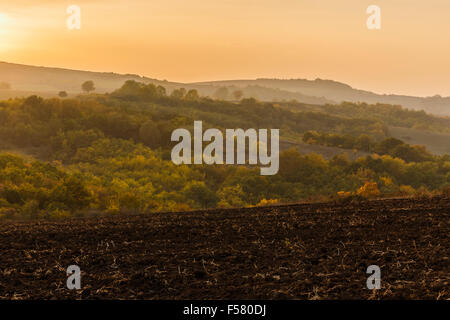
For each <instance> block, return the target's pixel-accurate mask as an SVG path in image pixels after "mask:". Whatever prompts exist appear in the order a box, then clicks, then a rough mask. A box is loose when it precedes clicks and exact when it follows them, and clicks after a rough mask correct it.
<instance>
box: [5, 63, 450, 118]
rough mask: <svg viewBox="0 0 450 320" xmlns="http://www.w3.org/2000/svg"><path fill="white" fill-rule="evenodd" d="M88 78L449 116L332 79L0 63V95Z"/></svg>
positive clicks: (111, 84)
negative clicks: (160, 75)
mask: <svg viewBox="0 0 450 320" xmlns="http://www.w3.org/2000/svg"><path fill="white" fill-rule="evenodd" d="M86 80H92V81H94V83H95V86H96V92H97V93H106V92H111V91H113V90H115V89H117V88H119V87H120V86H121V85H122V84H123V83H124V82H125V81H127V80H135V81H140V82H144V83H154V84H156V85H162V86H164V87H165V88H166V89H167V90H168V91H169V92H170V91H171V90H173V89H176V88H181V87H184V88H186V89H188V90H189V89H196V90H198V92H199V93H200V94H201V95H204V96H214V93H215V92H216V90H217V89H218V88H220V87H224V86H225V87H227V89H228V92H229V99H232V95H231V93H232V92H233V91H235V90H241V91H242V92H243V94H244V95H243V96H244V97H254V98H256V99H258V100H261V101H282V100H286V101H289V100H297V101H298V102H302V103H307V104H327V103H340V102H342V101H351V102H367V103H377V102H380V103H387V104H398V105H402V106H404V107H406V108H410V109H415V110H424V111H426V112H428V113H433V114H437V115H446V116H450V97H441V96H434V97H427V98H422V97H412V96H402V95H380V94H376V93H373V92H369V91H363V90H358V89H354V88H352V87H350V86H349V85H347V84H344V83H340V82H336V81H332V80H321V79H316V80H304V79H295V80H279V79H257V80H229V81H212V82H198V83H177V82H169V81H161V80H157V79H152V78H148V77H143V76H139V75H135V74H117V73H112V72H91V71H79V70H69V69H62V68H48V67H36V66H27V65H21V64H13V63H7V62H0V82H6V83H9V84H10V85H11V89H9V90H7V89H3V90H1V89H0V98H1V99H5V98H9V97H16V96H24V95H26V94H27V93H33V94H36V93H39V94H41V95H44V96H52V95H56V94H57V93H58V92H59V91H67V92H68V93H69V95H76V94H79V93H80V92H81V84H82V83H83V82H84V81H86Z"/></svg>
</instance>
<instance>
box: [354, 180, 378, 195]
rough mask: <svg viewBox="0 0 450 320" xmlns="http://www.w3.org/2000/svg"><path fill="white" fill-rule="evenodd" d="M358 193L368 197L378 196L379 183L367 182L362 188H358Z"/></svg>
mask: <svg viewBox="0 0 450 320" xmlns="http://www.w3.org/2000/svg"><path fill="white" fill-rule="evenodd" d="M357 194H358V195H359V196H362V197H364V198H366V199H371V198H376V197H378V196H379V195H380V190H378V185H377V183H376V182H369V181H368V182H366V183H365V184H364V185H363V186H362V187H361V188H359V189H358V191H357Z"/></svg>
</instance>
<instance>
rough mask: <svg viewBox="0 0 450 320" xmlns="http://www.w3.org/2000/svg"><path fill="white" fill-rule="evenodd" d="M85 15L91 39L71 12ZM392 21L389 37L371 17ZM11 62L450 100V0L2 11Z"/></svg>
mask: <svg viewBox="0 0 450 320" xmlns="http://www.w3.org/2000/svg"><path fill="white" fill-rule="evenodd" d="M70 4H76V5H79V6H80V7H81V9H82V21H81V23H82V27H81V30H68V29H67V28H66V19H67V17H68V15H67V14H66V8H67V6H68V5H70ZM371 4H376V5H379V6H380V7H381V10H382V29H381V30H379V31H370V30H368V29H367V27H366V20H367V18H368V15H367V14H366V9H367V7H368V6H369V5H371ZM0 60H1V61H8V62H16V63H23V64H32V65H44V66H57V67H65V68H73V69H82V70H92V71H114V72H119V73H137V74H140V75H146V76H149V77H152V78H158V79H167V80H171V81H182V82H191V81H203V80H219V79H238V78H246V79H251V78H257V77H270V78H274V77H277V78H308V79H315V78H322V79H333V80H338V81H342V82H345V83H348V84H350V85H352V86H354V87H356V88H360V89H367V90H371V91H375V92H379V93H400V94H410V95H420V96H424V95H434V94H441V95H448V96H450V1H448V0H427V1H423V0H389V1H388V0H340V1H336V0H151V1H150V0H71V1H68V0H39V1H35V0H14V1H8V0H0Z"/></svg>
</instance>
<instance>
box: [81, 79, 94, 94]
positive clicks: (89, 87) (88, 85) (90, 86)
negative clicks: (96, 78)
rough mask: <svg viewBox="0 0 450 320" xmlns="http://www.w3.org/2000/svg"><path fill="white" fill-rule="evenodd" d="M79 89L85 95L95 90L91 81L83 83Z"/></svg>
mask: <svg viewBox="0 0 450 320" xmlns="http://www.w3.org/2000/svg"><path fill="white" fill-rule="evenodd" d="M81 89H82V90H83V91H84V92H86V93H89V92H91V91H94V90H95V85H94V82H93V81H91V80H89V81H86V82H84V83H83V84H82V85H81Z"/></svg>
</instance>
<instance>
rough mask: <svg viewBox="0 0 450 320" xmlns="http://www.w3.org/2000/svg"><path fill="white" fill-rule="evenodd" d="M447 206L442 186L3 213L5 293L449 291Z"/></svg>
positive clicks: (434, 295) (331, 295) (384, 294)
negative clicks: (273, 202)
mask: <svg viewBox="0 0 450 320" xmlns="http://www.w3.org/2000/svg"><path fill="white" fill-rule="evenodd" d="M449 218H450V198H444V197H436V198H433V199H396V200H377V201H370V202H363V203H359V204H333V203H328V204H300V205H290V206H279V207H270V208H249V209H236V210H214V211H203V212H191V213H175V214H174V213H164V214H163V213H161V214H149V215H142V216H116V217H107V218H104V217H102V218H87V219H71V220H64V221H56V222H55V221H45V222H42V221H41V222H8V221H4V222H1V223H0V298H2V299H112V298H121V299H122V298H125V299H450V290H449V281H450V273H449V271H450V263H449V262H450V261H449V251H450V241H449V234H450V226H449V221H450V220H449ZM73 264H76V265H78V266H79V267H80V268H81V272H82V278H81V282H82V283H81V285H82V289H81V290H78V291H77V290H75V291H73V290H68V289H67V288H66V279H67V276H66V269H67V267H68V266H69V265H73ZM369 265H378V266H379V267H380V268H381V281H382V288H381V289H380V290H369V289H367V287H366V280H367V277H368V276H369V275H367V274H366V269H367V267H368V266H369Z"/></svg>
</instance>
